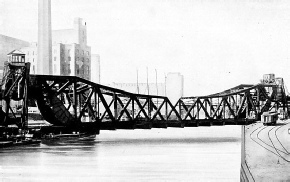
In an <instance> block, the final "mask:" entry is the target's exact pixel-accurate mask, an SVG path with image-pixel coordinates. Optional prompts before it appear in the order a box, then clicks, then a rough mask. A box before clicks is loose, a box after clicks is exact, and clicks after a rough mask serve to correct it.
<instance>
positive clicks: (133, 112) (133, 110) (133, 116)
mask: <svg viewBox="0 0 290 182" xmlns="http://www.w3.org/2000/svg"><path fill="white" fill-rule="evenodd" d="M134 99H135V98H133V97H132V99H131V100H132V120H135V106H134V104H135V102H134Z"/></svg>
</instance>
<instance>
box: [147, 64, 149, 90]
mask: <svg viewBox="0 0 290 182" xmlns="http://www.w3.org/2000/svg"><path fill="white" fill-rule="evenodd" d="M146 72H147V94H148V95H149V84H148V67H146Z"/></svg>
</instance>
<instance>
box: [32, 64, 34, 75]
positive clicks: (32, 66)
mask: <svg viewBox="0 0 290 182" xmlns="http://www.w3.org/2000/svg"><path fill="white" fill-rule="evenodd" d="M32 71H33V73H35V66H34V65H33V66H32Z"/></svg>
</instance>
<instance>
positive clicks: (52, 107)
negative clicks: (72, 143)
mask: <svg viewBox="0 0 290 182" xmlns="http://www.w3.org/2000/svg"><path fill="white" fill-rule="evenodd" d="M29 81H30V84H29V89H28V94H29V95H28V97H29V98H32V99H35V100H36V102H37V105H38V107H39V110H40V112H41V114H42V115H43V117H44V119H46V120H47V121H48V122H50V123H52V124H54V125H61V126H77V125H79V124H80V123H82V124H89V123H96V124H97V127H98V128H99V129H135V128H143V129H150V128H166V127H186V126H199V125H210V126H211V125H224V124H248V123H250V122H254V121H257V120H259V119H260V117H261V114H262V113H263V112H265V111H272V110H278V109H281V108H282V109H283V110H284V111H285V110H287V109H288V103H287V96H286V94H285V88H284V83H283V80H280V82H278V83H275V84H257V85H239V86H237V87H234V88H231V89H229V90H226V91H224V92H220V93H217V94H212V95H208V96H200V97H182V98H180V99H179V100H178V101H177V103H176V104H175V105H173V104H172V103H171V102H170V101H169V99H168V98H167V97H163V96H156V95H142V94H134V93H129V92H126V91H124V90H120V89H116V88H111V87H107V86H104V85H100V84H96V83H93V82H90V81H88V80H85V79H82V78H79V77H75V76H49V75H30V79H29ZM89 126H90V125H89Z"/></svg>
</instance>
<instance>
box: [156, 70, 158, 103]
mask: <svg viewBox="0 0 290 182" xmlns="http://www.w3.org/2000/svg"><path fill="white" fill-rule="evenodd" d="M155 76H156V92H157V96H158V84H157V69H155ZM157 107H158V98H157Z"/></svg>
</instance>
